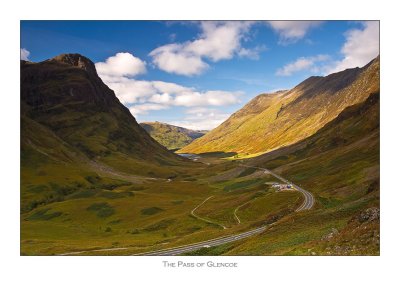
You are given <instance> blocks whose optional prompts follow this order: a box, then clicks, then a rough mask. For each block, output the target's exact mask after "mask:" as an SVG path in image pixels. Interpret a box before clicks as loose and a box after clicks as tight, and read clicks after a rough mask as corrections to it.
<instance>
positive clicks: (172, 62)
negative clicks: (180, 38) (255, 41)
mask: <svg viewBox="0 0 400 285" xmlns="http://www.w3.org/2000/svg"><path fill="white" fill-rule="evenodd" d="M252 24H253V22H237V21H228V22H215V21H206V22H201V23H200V28H201V30H202V32H201V34H200V35H199V37H198V38H197V39H195V40H193V41H187V42H184V43H174V44H167V45H164V46H161V47H158V48H156V49H155V50H153V51H152V52H150V56H151V57H152V58H153V63H154V64H155V65H156V66H157V67H158V68H159V69H161V70H164V71H166V72H169V73H176V74H180V75H187V76H192V75H197V74H200V73H202V72H204V71H205V70H206V69H207V68H208V67H209V65H208V64H207V63H206V62H205V61H204V60H205V59H208V60H210V61H213V62H216V61H220V60H226V59H231V58H232V57H233V56H234V55H235V54H238V55H240V56H248V57H250V58H253V59H257V58H258V53H259V52H260V51H261V50H262V49H257V48H256V49H244V48H242V46H241V41H242V40H243V39H244V37H245V35H246V34H247V33H248V31H249V28H250V26H251V25H252Z"/></svg>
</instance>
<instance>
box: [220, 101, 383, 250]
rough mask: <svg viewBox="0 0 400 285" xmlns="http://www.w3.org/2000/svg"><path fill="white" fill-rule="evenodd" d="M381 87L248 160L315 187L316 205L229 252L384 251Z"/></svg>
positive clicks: (306, 187) (295, 181)
mask: <svg viewBox="0 0 400 285" xmlns="http://www.w3.org/2000/svg"><path fill="white" fill-rule="evenodd" d="M379 126H380V124H379V93H374V94H370V95H369V96H368V98H367V100H366V101H364V102H362V103H359V104H357V105H354V106H350V107H348V108H346V109H345V110H344V111H343V112H342V113H340V115H339V116H338V117H337V118H336V119H335V120H333V121H331V122H330V123H329V124H327V125H326V126H324V127H323V128H322V129H321V130H319V131H318V132H317V133H316V134H314V135H313V136H311V137H309V138H307V139H305V140H303V141H301V142H298V143H296V144H294V145H291V146H289V147H286V148H282V149H279V150H276V151H273V152H271V153H268V154H265V155H261V156H258V157H257V158H254V159H250V160H248V161H247V163H250V164H253V165H258V166H262V167H266V168H269V169H273V170H274V171H275V172H277V173H280V174H281V175H283V176H284V177H287V178H288V179H290V180H291V181H293V182H294V183H296V184H298V185H301V186H302V187H303V188H305V189H307V190H309V191H310V192H311V193H313V195H314V197H315V199H316V204H315V206H314V208H313V210H312V211H309V212H304V213H303V214H301V215H295V216H291V217H287V218H283V219H282V220H280V221H278V222H277V223H276V225H275V226H274V227H272V228H271V229H270V230H268V231H266V232H265V233H263V234H261V235H259V236H257V237H252V238H250V239H248V240H245V241H243V242H241V243H238V244H237V245H236V246H231V247H230V248H227V249H226V250H225V251H224V252H223V254H227V255H242V254H246V255H253V254H256V255H379V252H380V242H379V204H380V203H379V200H380V191H379V176H380V175H379V145H380V143H379V133H380V131H379Z"/></svg>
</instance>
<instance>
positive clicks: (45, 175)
mask: <svg viewBox="0 0 400 285" xmlns="http://www.w3.org/2000/svg"><path fill="white" fill-rule="evenodd" d="M79 64H80V65H81V66H78V65H79ZM82 64H83V66H82ZM188 165H192V164H191V163H190V162H188V161H186V160H183V159H182V158H180V157H179V156H176V155H174V154H172V153H170V152H169V151H167V150H166V149H165V148H164V147H162V146H161V145H159V144H158V143H157V142H156V141H154V140H153V139H152V138H151V137H150V136H149V135H148V134H147V133H146V132H145V131H144V130H143V129H142V128H141V127H140V126H139V125H138V124H137V123H136V121H135V119H134V118H133V116H132V115H131V114H130V113H129V111H128V110H127V109H126V108H125V107H124V106H123V105H122V104H121V103H120V102H119V101H118V99H117V98H116V97H115V95H114V92H113V91H112V90H110V89H109V88H108V87H107V86H106V85H104V84H103V82H102V81H101V80H100V78H99V77H98V76H97V74H96V71H95V69H94V65H93V63H92V62H90V61H89V60H88V59H86V58H84V57H82V56H79V55H62V56H59V57H56V58H55V59H52V60H49V61H45V62H41V63H29V62H24V61H22V62H21V212H22V213H28V212H30V211H32V210H34V209H35V208H37V207H41V206H43V205H47V204H51V203H54V202H61V201H64V200H67V199H69V198H71V197H73V196H74V195H77V196H80V195H81V196H82V195H83V196H88V197H91V196H96V195H101V193H99V191H100V190H101V189H105V190H107V189H106V188H110V184H115V185H122V184H127V183H130V184H140V183H143V181H146V177H164V178H166V177H169V176H175V175H177V174H179V172H180V171H181V170H182V169H184V168H186V167H188ZM165 166H169V167H168V168H166V167H165ZM95 176H100V177H101V179H102V180H101V181H102V182H101V183H100V182H99V183H98V184H99V185H96V187H94V186H93V185H92V184H91V183H90V182H88V181H87V177H95ZM94 188H96V189H94ZM108 190H109V189H108Z"/></svg>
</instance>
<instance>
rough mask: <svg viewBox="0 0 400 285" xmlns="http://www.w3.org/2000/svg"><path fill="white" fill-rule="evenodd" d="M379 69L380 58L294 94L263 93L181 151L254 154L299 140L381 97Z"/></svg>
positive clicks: (307, 83)
mask: <svg viewBox="0 0 400 285" xmlns="http://www.w3.org/2000/svg"><path fill="white" fill-rule="evenodd" d="M379 66H380V63H379V57H377V58H376V59H375V60H373V61H372V62H370V63H369V64H367V65H366V66H365V67H363V68H354V69H348V70H344V71H342V72H338V73H334V74H331V75H328V76H325V77H316V76H314V77H310V78H308V79H307V80H305V81H303V82H302V83H300V84H299V85H297V86H296V87H294V88H293V89H291V90H288V91H279V92H276V93H272V94H261V95H259V96H257V97H256V98H254V99H253V100H252V101H250V102H249V103H248V104H247V105H246V106H244V107H243V108H242V109H241V110H239V111H238V112H236V113H234V114H233V115H232V116H231V117H230V118H229V119H228V120H226V121H225V122H224V123H222V124H221V125H220V126H219V127H217V128H216V129H214V130H212V131H211V132H209V133H207V134H206V135H205V136H203V137H201V138H200V139H198V140H196V141H194V142H192V143H191V144H189V145H188V146H186V147H184V148H182V149H181V150H180V152H182V153H183V152H187V153H203V152H214V151H224V152H237V153H240V154H256V153H260V152H267V151H270V150H273V149H278V148H280V147H282V146H287V145H291V144H293V143H296V142H298V141H301V140H302V139H304V138H307V137H309V136H310V135H312V134H314V133H315V132H317V131H318V130H319V129H321V128H322V127H323V126H324V125H325V124H327V123H328V122H330V121H332V120H333V119H335V118H336V117H337V116H338V115H339V113H340V112H342V111H343V110H344V109H345V108H346V107H348V106H351V105H354V104H357V103H360V102H363V101H365V99H366V98H367V97H368V95H369V94H371V93H374V92H377V91H378V90H379Z"/></svg>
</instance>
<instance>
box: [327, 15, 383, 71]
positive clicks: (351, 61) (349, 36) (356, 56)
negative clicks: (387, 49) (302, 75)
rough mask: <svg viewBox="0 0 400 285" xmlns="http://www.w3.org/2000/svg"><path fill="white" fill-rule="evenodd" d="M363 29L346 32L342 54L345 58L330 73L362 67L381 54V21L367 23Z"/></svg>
mask: <svg viewBox="0 0 400 285" xmlns="http://www.w3.org/2000/svg"><path fill="white" fill-rule="evenodd" d="M362 25H363V27H362V29H352V30H349V31H347V32H346V34H345V36H346V42H345V43H344V45H343V46H342V49H341V53H342V55H343V56H344V58H343V59H342V60H340V61H337V62H336V63H335V64H334V65H333V66H331V67H330V68H329V69H328V73H333V72H338V71H342V70H344V69H347V68H354V67H362V66H364V65H365V64H367V63H368V62H369V61H371V60H372V59H373V58H375V57H377V56H378V54H379V21H366V22H363V23H362Z"/></svg>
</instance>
